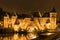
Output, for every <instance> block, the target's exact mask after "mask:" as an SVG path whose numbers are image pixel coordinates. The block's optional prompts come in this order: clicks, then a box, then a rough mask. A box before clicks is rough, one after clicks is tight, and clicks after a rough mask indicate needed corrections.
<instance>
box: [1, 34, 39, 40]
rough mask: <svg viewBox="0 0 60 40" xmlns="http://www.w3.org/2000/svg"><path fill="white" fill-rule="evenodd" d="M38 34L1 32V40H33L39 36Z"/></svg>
mask: <svg viewBox="0 0 60 40" xmlns="http://www.w3.org/2000/svg"><path fill="white" fill-rule="evenodd" d="M37 37H38V35H37V34H35V33H29V34H26V35H24V34H18V33H16V34H0V40H31V39H35V38H37Z"/></svg>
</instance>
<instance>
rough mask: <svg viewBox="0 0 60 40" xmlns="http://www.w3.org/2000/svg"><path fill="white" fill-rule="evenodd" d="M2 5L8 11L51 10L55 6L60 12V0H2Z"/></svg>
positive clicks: (0, 0)
mask: <svg viewBox="0 0 60 40" xmlns="http://www.w3.org/2000/svg"><path fill="white" fill-rule="evenodd" d="M0 7H2V8H3V9H4V10H7V11H10V12H11V11H16V12H20V11H38V10H40V11H41V12H44V11H50V10H51V9H52V7H55V9H56V11H57V12H58V13H60V0H0Z"/></svg>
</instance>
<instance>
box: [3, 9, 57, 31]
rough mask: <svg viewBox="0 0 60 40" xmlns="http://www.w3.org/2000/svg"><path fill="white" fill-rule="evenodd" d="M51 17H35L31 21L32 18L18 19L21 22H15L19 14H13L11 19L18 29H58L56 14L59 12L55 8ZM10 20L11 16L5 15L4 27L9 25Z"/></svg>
mask: <svg viewBox="0 0 60 40" xmlns="http://www.w3.org/2000/svg"><path fill="white" fill-rule="evenodd" d="M49 14H50V15H49V16H50V17H42V16H41V17H34V18H33V21H31V18H24V19H18V21H19V24H15V22H16V19H17V16H16V15H15V16H12V18H11V19H10V22H11V25H12V28H14V29H15V31H17V30H18V29H22V30H24V29H26V30H31V31H32V30H45V29H56V15H57V12H55V10H54V9H53V11H51V12H50V13H49ZM39 15H40V12H39ZM10 22H9V16H4V27H8V24H9V23H10Z"/></svg>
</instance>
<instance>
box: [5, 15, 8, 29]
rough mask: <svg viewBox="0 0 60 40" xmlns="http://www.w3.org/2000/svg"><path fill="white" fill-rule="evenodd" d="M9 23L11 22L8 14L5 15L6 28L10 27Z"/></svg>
mask: <svg viewBox="0 0 60 40" xmlns="http://www.w3.org/2000/svg"><path fill="white" fill-rule="evenodd" d="M8 24H9V16H8V15H6V16H4V28H8Z"/></svg>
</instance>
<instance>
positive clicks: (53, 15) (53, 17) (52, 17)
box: [50, 8, 57, 30]
mask: <svg viewBox="0 0 60 40" xmlns="http://www.w3.org/2000/svg"><path fill="white" fill-rule="evenodd" d="M56 15H57V12H56V11H55V8H53V9H52V11H51V12H50V23H51V26H50V29H53V30H54V29H56Z"/></svg>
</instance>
